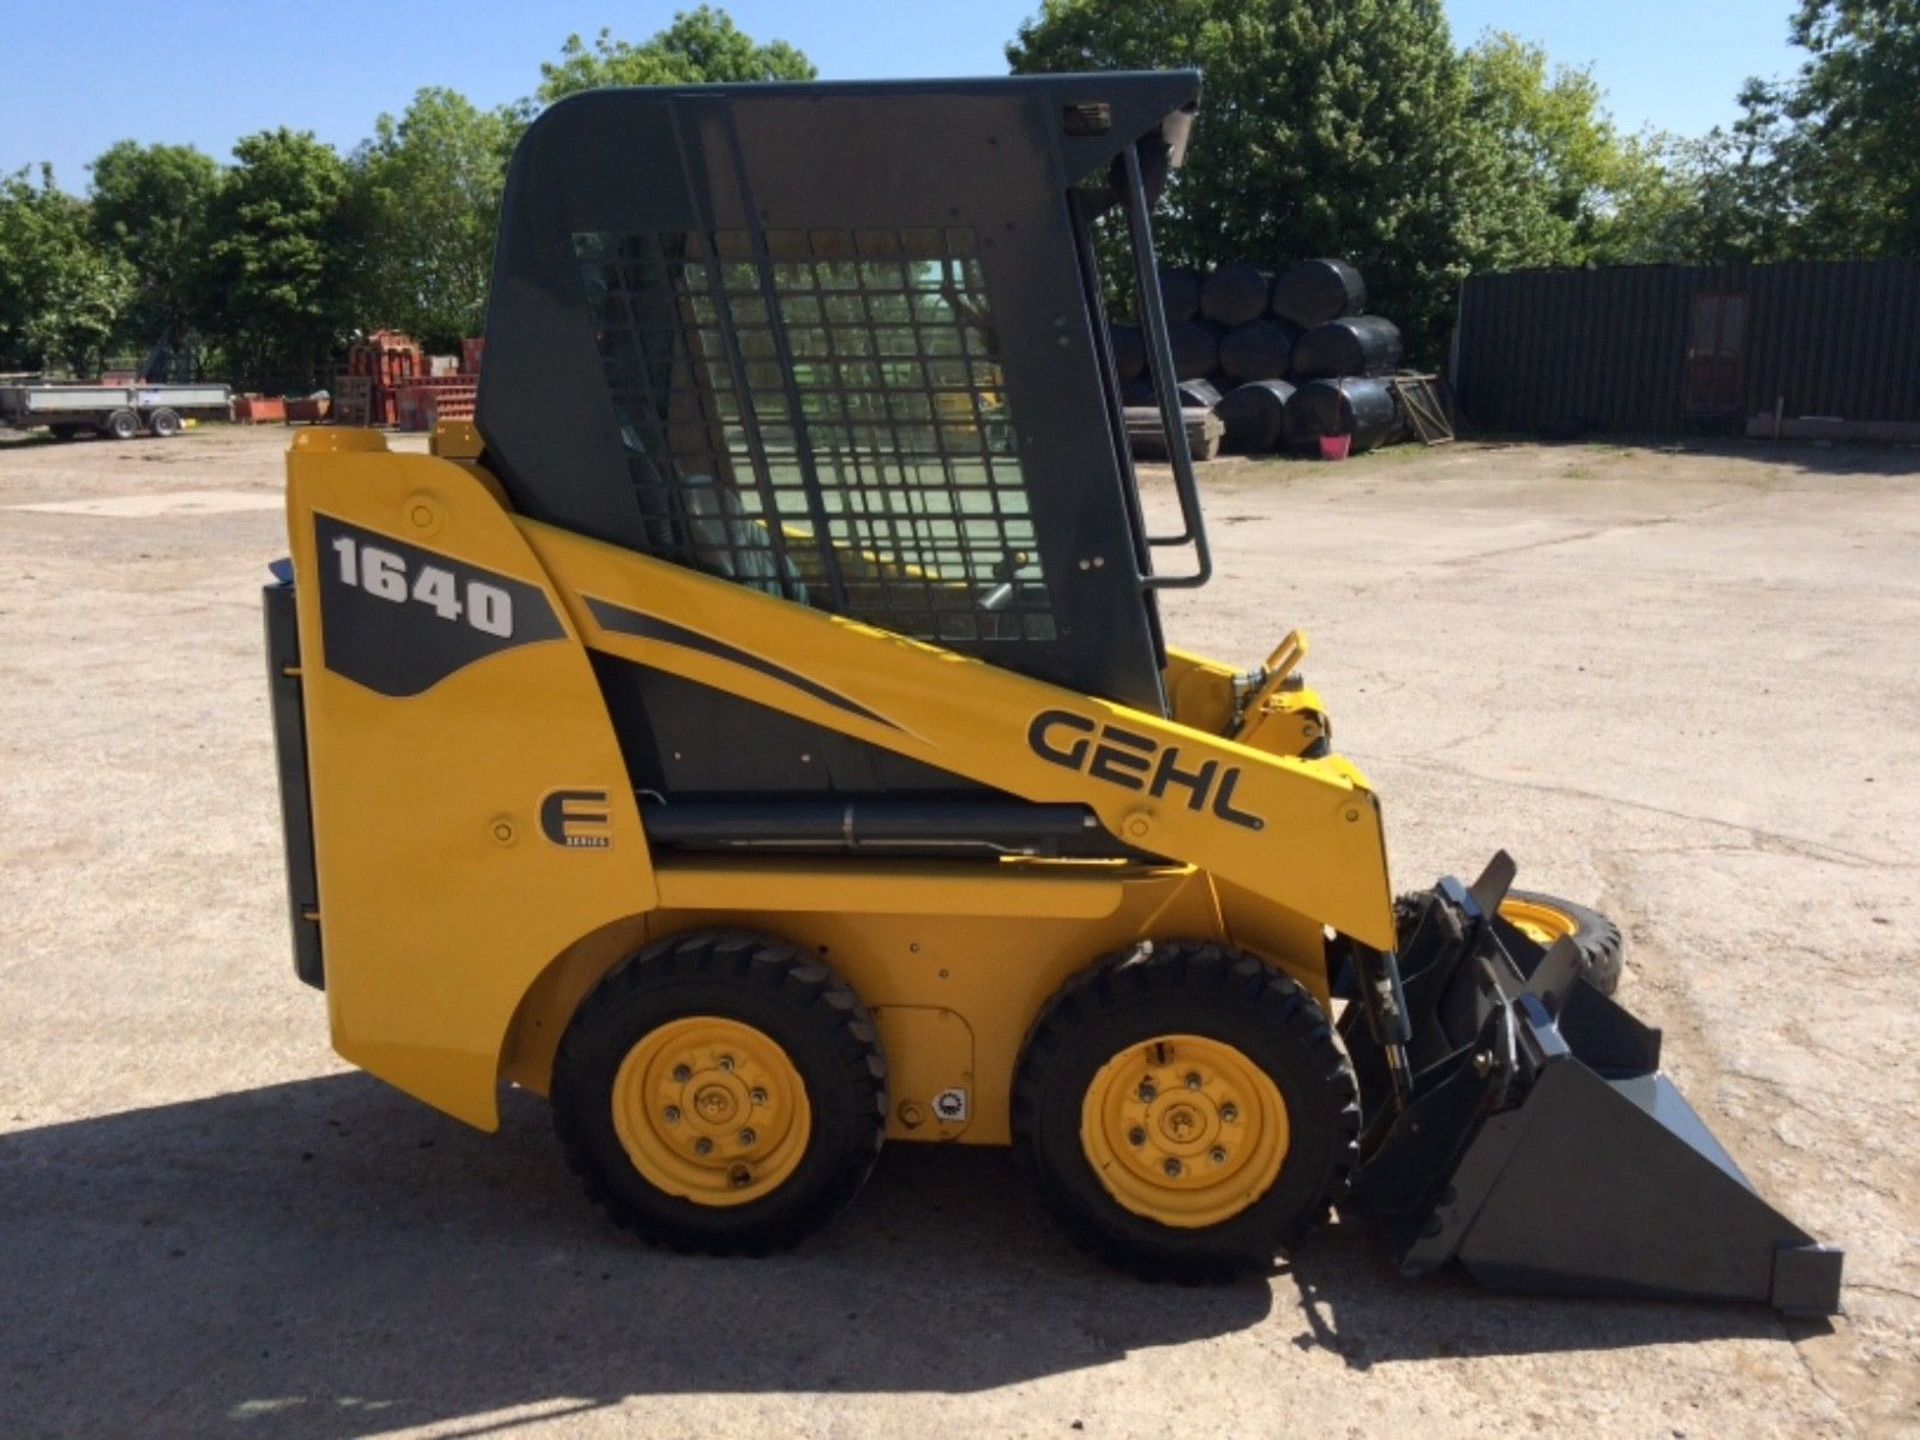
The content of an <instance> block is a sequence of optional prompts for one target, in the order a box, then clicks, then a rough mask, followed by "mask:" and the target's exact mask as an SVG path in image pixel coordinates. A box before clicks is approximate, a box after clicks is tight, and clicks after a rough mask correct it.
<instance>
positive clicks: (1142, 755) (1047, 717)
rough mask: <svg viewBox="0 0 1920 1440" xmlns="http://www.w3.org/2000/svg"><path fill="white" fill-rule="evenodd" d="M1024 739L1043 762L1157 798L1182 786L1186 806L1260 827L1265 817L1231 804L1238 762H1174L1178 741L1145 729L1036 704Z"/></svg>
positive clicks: (1177, 758) (1244, 825) (1232, 822)
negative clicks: (1192, 765) (1188, 766)
mask: <svg viewBox="0 0 1920 1440" xmlns="http://www.w3.org/2000/svg"><path fill="white" fill-rule="evenodd" d="M1027 744H1028V745H1029V746H1030V747H1032V750H1033V753H1034V754H1036V755H1038V756H1039V757H1040V758H1041V759H1042V760H1045V761H1047V762H1048V763H1049V764H1053V765H1058V766H1060V767H1061V768H1062V769H1064V770H1075V771H1078V772H1080V773H1081V774H1083V775H1091V776H1092V777H1093V778H1094V779H1096V780H1104V781H1106V782H1107V783H1108V784H1110V785H1118V786H1119V787H1120V788H1121V789H1123V790H1144V791H1145V792H1146V793H1147V794H1149V795H1151V796H1152V797H1153V798H1154V799H1156V800H1158V799H1160V798H1161V797H1162V796H1164V795H1166V794H1167V793H1168V792H1169V791H1172V790H1179V791H1182V792H1184V794H1185V798H1186V805H1187V808H1188V809H1189V810H1205V809H1208V808H1209V802H1211V808H1212V811H1213V813H1214V814H1215V815H1216V816H1218V817H1219V818H1220V819H1222V820H1225V821H1226V822H1227V823H1228V824H1229V825H1239V826H1241V827H1242V828H1244V829H1247V830H1261V829H1264V828H1265V827H1266V823H1267V822H1266V821H1265V820H1262V819H1261V818H1260V817H1259V816H1258V815H1253V814H1249V813H1248V812H1247V811H1245V810H1236V809H1234V808H1233V792H1234V789H1235V787H1237V786H1238V785H1239V784H1240V773H1241V772H1240V767H1239V766H1238V765H1225V766H1223V765H1222V764H1221V763H1220V762H1219V761H1218V760H1202V761H1201V762H1200V764H1199V767H1198V768H1197V769H1193V770H1183V769H1181V768H1180V747H1179V746H1178V745H1165V746H1163V745H1161V744H1160V743H1159V742H1158V741H1157V740H1155V739H1154V738H1153V737H1152V736H1150V735H1139V734H1136V733H1134V732H1133V731H1131V730H1123V729H1121V728H1120V727H1119V726H1118V725H1096V724H1095V723H1094V722H1093V721H1091V720H1089V719H1087V718H1086V717H1085V716H1084V715H1076V714H1074V713H1073V712H1072V711H1071V710H1042V711H1041V712H1040V713H1039V714H1038V715H1036V716H1034V717H1033V723H1032V724H1031V725H1029V726H1028V727H1027Z"/></svg>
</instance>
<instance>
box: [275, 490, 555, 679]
mask: <svg viewBox="0 0 1920 1440" xmlns="http://www.w3.org/2000/svg"><path fill="white" fill-rule="evenodd" d="M313 531H314V549H315V552H316V559H317V561H318V572H319V573H318V574H317V575H316V576H315V577H314V578H315V581H316V583H317V584H318V586H319V590H320V637H321V652H322V658H323V660H324V662H325V666H326V668H327V669H328V670H329V671H331V672H332V673H333V674H335V675H340V676H343V677H345V678H346V679H348V680H351V681H353V682H354V683H355V684H357V685H364V686H366V688H367V689H369V690H371V691H373V692H374V693H375V694H377V695H385V696H388V697H389V698H392V699H396V700H398V699H406V698H408V697H410V696H414V695H421V694H424V693H425V692H427V691H428V690H431V689H432V688H433V687H434V686H435V685H438V684H439V683H440V682H441V681H442V680H445V679H446V678H447V677H448V676H449V675H453V674H456V673H457V672H459V671H461V670H464V669H466V668H467V666H469V665H473V664H476V663H478V662H479V661H482V660H485V659H487V658H488V657H489V656H493V655H499V654H502V653H504V652H506V651H508V650H515V649H518V648H520V647H521V646H523V645H534V644H540V643H544V642H546V641H549V640H564V639H566V635H567V632H566V630H565V629H564V628H563V627H562V626H561V624H560V617H559V616H558V615H557V614H556V613H555V612H554V609H553V606H552V605H550V604H549V603H548V601H547V597H546V593H545V592H544V591H543V590H542V589H541V588H540V587H539V586H538V585H534V584H531V583H529V582H528V581H525V580H517V579H515V578H514V577H513V576H511V575H502V574H500V573H499V572H498V571H496V570H489V569H486V568H484V567H482V566H479V565H472V564H469V563H467V562H466V561H465V560H461V559H459V558H457V557H455V556H452V555H448V554H444V553H442V552H440V551H437V550H425V549H422V548H421V547H420V546H418V545H414V544H412V543H410V542H408V541H405V540H400V539H397V538H395V537H394V536H391V535H383V534H381V533H380V532H379V531H376V530H365V529H362V528H361V527H360V526H358V525H352V524H349V523H348V522H347V521H345V520H340V519H337V518H335V517H334V516H332V515H327V514H324V513H322V512H321V511H317V510H316V511H315V512H314V515H313ZM341 539H346V540H350V541H352V542H353V545H354V547H355V553H356V555H357V557H358V558H357V560H356V562H355V563H356V569H360V568H363V567H364V566H365V565H366V563H367V562H366V553H367V551H368V550H369V549H373V548H378V549H381V550H384V551H386V552H387V553H388V554H390V555H394V556H397V557H399V559H400V561H401V562H402V564H403V565H404V567H405V569H404V572H403V574H402V584H403V585H404V587H405V588H404V590H403V592H402V598H400V599H383V598H381V597H379V596H377V595H375V594H373V593H372V592H371V591H370V590H368V589H367V588H366V586H365V584H364V575H362V577H361V580H362V583H355V584H348V583H347V582H346V581H345V580H344V579H343V578H342V575H341V565H340V557H339V554H338V552H337V551H336V550H335V549H334V543H335V542H336V541H337V540H341ZM429 565H431V566H433V567H434V568H435V569H438V570H441V571H444V572H445V573H446V574H447V575H448V576H449V577H450V578H451V580H452V582H453V586H454V591H455V598H456V599H457V601H458V603H459V604H460V605H461V607H462V613H461V614H460V616H459V617H458V618H457V619H449V618H446V617H444V616H442V615H441V614H439V613H438V611H437V610H436V609H435V608H434V606H433V605H431V604H428V603H426V602H424V601H422V600H419V599H416V598H414V596H413V593H412V592H413V585H414V583H415V581H416V580H417V579H418V578H419V575H420V573H421V571H422V570H423V569H425V568H426V567H427V566H429ZM475 581H478V582H480V583H482V584H486V585H490V586H492V587H493V588H494V589H495V590H498V591H501V592H503V593H504V594H505V595H506V596H507V598H508V600H509V601H510V603H511V615H512V628H511V632H510V633H509V634H506V635H497V634H494V633H492V632H491V631H487V630H482V629H480V628H479V627H478V626H476V625H475V624H474V623H473V622H472V619H471V617H470V610H469V607H470V606H471V604H472V601H473V595H472V592H471V590H470V589H469V586H470V585H471V584H472V583H473V582H475Z"/></svg>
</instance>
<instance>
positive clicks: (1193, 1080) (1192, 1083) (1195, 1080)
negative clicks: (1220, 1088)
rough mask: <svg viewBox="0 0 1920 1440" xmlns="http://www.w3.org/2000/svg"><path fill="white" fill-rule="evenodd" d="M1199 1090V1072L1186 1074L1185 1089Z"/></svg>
mask: <svg viewBox="0 0 1920 1440" xmlns="http://www.w3.org/2000/svg"><path fill="white" fill-rule="evenodd" d="M1199 1088H1200V1072H1199V1071H1198V1070H1194V1071H1190V1072H1188V1075H1187V1089H1189V1090H1198V1089H1199Z"/></svg>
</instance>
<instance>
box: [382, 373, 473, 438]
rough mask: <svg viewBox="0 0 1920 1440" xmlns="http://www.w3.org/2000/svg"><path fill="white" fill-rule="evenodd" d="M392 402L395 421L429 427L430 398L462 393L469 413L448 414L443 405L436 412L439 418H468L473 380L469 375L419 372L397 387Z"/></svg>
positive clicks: (432, 412)
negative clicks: (421, 373) (394, 398)
mask: <svg viewBox="0 0 1920 1440" xmlns="http://www.w3.org/2000/svg"><path fill="white" fill-rule="evenodd" d="M395 395H396V400H395V404H394V423H396V424H397V425H399V427H400V428H401V429H402V430H431V429H433V427H434V415H435V413H436V412H435V410H434V409H433V402H434V401H435V400H436V399H440V398H444V397H448V396H452V397H456V398H458V397H464V398H465V400H466V403H467V405H468V406H469V410H468V413H467V414H465V415H460V416H453V415H450V414H448V412H447V411H446V410H444V409H442V410H440V411H439V412H437V413H438V414H439V416H440V418H441V419H461V420H470V419H472V418H473V414H472V410H471V406H472V404H473V396H474V383H473V377H472V376H471V375H420V376H416V377H415V378H413V379H412V380H409V381H407V382H406V383H405V384H403V385H401V386H400V387H399V388H398V389H397V390H396V391H395Z"/></svg>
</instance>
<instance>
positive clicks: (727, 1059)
mask: <svg viewBox="0 0 1920 1440" xmlns="http://www.w3.org/2000/svg"><path fill="white" fill-rule="evenodd" d="M720 1068H721V1069H722V1070H732V1069H733V1057H732V1056H731V1055H722V1056H721V1057H720Z"/></svg>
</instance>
